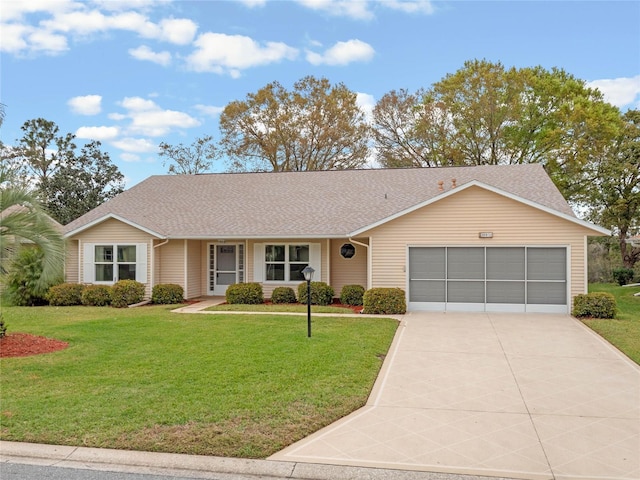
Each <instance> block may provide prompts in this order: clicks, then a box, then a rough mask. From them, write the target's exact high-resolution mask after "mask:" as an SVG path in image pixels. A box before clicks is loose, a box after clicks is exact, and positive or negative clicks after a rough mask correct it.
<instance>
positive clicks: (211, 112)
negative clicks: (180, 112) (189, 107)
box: [194, 104, 224, 117]
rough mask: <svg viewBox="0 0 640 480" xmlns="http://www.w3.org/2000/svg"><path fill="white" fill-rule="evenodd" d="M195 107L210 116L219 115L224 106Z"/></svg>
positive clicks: (199, 105)
mask: <svg viewBox="0 0 640 480" xmlns="http://www.w3.org/2000/svg"><path fill="white" fill-rule="evenodd" d="M194 108H195V109H196V110H198V111H199V112H200V113H202V114H203V115H208V116H210V117H217V116H218V115H220V114H221V113H222V111H223V110H224V107H216V106H215V105H201V104H198V105H194Z"/></svg>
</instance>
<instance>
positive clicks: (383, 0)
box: [297, 0, 434, 20]
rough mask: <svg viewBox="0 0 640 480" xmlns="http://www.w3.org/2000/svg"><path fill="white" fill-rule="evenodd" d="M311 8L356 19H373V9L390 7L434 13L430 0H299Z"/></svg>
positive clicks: (412, 12)
mask: <svg viewBox="0 0 640 480" xmlns="http://www.w3.org/2000/svg"><path fill="white" fill-rule="evenodd" d="M297 2H298V3H299V4H300V5H302V6H304V7H307V8H309V9H311V10H318V11H322V12H325V13H328V14H329V15H333V16H336V17H349V18H353V19H355V20H371V19H372V18H374V17H375V15H374V13H373V11H372V10H373V9H375V8H378V7H379V8H389V9H392V10H397V11H400V12H403V13H407V14H427V15H429V14H432V13H433V12H434V7H433V4H432V3H431V1H430V0H297Z"/></svg>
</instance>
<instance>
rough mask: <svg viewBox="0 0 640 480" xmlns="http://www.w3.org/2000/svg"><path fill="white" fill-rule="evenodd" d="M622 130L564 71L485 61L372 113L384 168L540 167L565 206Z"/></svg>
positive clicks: (391, 99)
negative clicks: (509, 165)
mask: <svg viewBox="0 0 640 480" xmlns="http://www.w3.org/2000/svg"><path fill="white" fill-rule="evenodd" d="M387 119H392V120H393V121H390V120H387ZM620 127H621V122H620V113H619V111H618V110H617V109H616V108H615V107H613V106H612V105H609V104H608V103H606V102H605V101H604V99H603V96H602V94H601V93H600V92H599V91H598V90H594V89H590V88H587V86H586V84H585V82H584V81H582V80H579V79H577V78H575V77H573V76H572V75H570V74H568V73H566V72H565V71H563V70H560V69H552V70H551V71H548V70H545V69H543V68H542V67H534V68H523V69H516V68H510V69H505V67H504V66H503V65H502V64H500V63H491V62H488V61H485V60H473V61H468V62H466V63H465V64H464V67H463V68H461V69H460V70H458V71H457V72H455V73H453V74H449V75H447V76H445V77H444V78H443V79H442V80H440V81H439V82H437V83H435V84H434V85H433V86H432V87H431V88H430V89H428V90H426V91H423V90H419V91H418V92H417V93H416V94H413V95H412V94H408V93H407V92H402V93H401V94H400V95H398V94H395V93H394V92H391V93H390V94H387V95H386V96H384V97H383V98H382V99H381V101H380V102H378V104H377V105H376V108H375V109H374V129H375V133H374V137H375V139H376V149H377V151H378V159H379V161H380V162H381V164H382V165H383V166H385V167H404V166H442V165H498V164H515V163H541V164H543V165H544V166H545V168H546V170H547V172H548V173H549V175H550V176H551V178H552V179H553V180H554V182H555V183H556V185H557V186H558V187H559V189H560V190H561V191H562V193H563V194H564V195H565V198H567V199H568V200H571V201H573V200H575V199H576V198H578V197H579V196H580V195H581V194H582V193H584V189H585V188H586V187H587V186H588V178H587V177H585V176H584V172H585V170H586V169H587V167H588V166H589V165H590V164H591V163H593V162H597V161H598V160H599V159H600V158H601V157H602V155H603V152H605V151H606V149H607V148H608V145H609V144H610V143H611V141H612V140H613V139H614V138H615V137H616V136H617V135H618V132H619V129H620ZM398 132H399V133H398Z"/></svg>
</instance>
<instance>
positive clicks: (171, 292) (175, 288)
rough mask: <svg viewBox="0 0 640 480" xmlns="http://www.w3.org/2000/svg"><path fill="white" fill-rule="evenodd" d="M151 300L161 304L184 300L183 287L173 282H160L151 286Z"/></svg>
mask: <svg viewBox="0 0 640 480" xmlns="http://www.w3.org/2000/svg"><path fill="white" fill-rule="evenodd" d="M151 301H152V302H153V303H158V304H162V305H172V304H176V303H182V302H184V289H183V288H182V287H181V286H180V285H176V284H175V283H161V284H159V285H155V286H154V287H153V291H152V292H151Z"/></svg>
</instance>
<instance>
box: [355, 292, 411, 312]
mask: <svg viewBox="0 0 640 480" xmlns="http://www.w3.org/2000/svg"><path fill="white" fill-rule="evenodd" d="M362 300H363V302H362V303H363V305H364V308H363V309H362V313H381V314H385V315H397V314H402V313H405V312H406V311H407V302H406V300H405V294H404V290H402V289H400V288H372V289H370V290H367V291H366V292H364V296H363V299H362Z"/></svg>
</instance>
